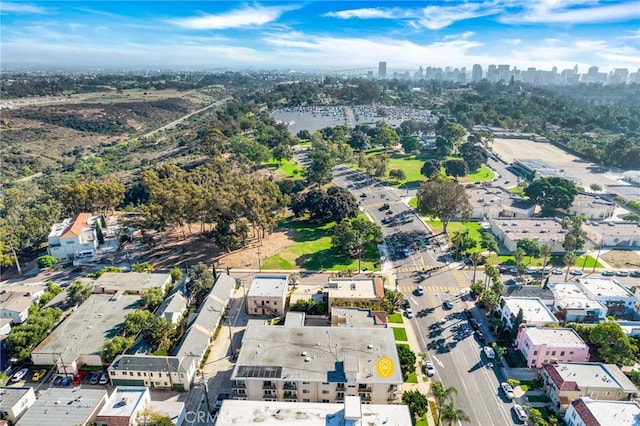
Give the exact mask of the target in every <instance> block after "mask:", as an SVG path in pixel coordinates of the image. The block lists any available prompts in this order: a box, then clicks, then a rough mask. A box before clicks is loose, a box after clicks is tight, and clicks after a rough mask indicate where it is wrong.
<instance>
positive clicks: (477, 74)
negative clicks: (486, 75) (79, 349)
mask: <svg viewBox="0 0 640 426" xmlns="http://www.w3.org/2000/svg"><path fill="white" fill-rule="evenodd" d="M480 80H482V66H481V65H480V64H475V65H474V66H473V69H472V70H471V81H480Z"/></svg>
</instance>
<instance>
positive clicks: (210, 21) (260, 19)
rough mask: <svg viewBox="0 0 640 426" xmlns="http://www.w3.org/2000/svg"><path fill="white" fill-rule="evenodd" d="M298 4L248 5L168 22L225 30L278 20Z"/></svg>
mask: <svg viewBox="0 0 640 426" xmlns="http://www.w3.org/2000/svg"><path fill="white" fill-rule="evenodd" d="M297 8H298V6H274V7H263V6H254V7H249V6H246V7H244V8H242V9H236V10H232V11H230V12H227V13H221V14H218V15H203V16H198V17H193V18H182V19H172V20H169V21H168V22H170V23H172V24H174V25H177V26H178V27H182V28H189V29H193V30H223V29H229V28H240V27H248V26H262V25H265V24H268V23H270V22H273V21H275V20H277V19H278V18H279V17H280V16H282V14H283V13H285V12H288V11H290V10H294V9H297Z"/></svg>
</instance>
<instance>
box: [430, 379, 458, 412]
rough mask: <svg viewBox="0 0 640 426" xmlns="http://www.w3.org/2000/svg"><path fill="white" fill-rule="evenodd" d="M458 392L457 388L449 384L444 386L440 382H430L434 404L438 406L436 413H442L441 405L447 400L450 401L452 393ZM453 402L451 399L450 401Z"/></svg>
mask: <svg viewBox="0 0 640 426" xmlns="http://www.w3.org/2000/svg"><path fill="white" fill-rule="evenodd" d="M457 394H458V389H456V388H455V387H453V386H451V387H448V388H445V387H444V385H443V384H442V382H433V383H431V395H433V397H434V398H435V400H436V406H437V407H438V413H442V407H443V406H444V404H445V403H446V402H447V401H452V398H453V395H457ZM452 402H453V401H452Z"/></svg>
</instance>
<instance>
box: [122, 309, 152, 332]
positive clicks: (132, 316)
mask: <svg viewBox="0 0 640 426" xmlns="http://www.w3.org/2000/svg"><path fill="white" fill-rule="evenodd" d="M154 319H155V315H153V313H152V312H149V311H147V310H146V309H137V310H135V311H133V312H130V313H129V314H127V316H126V317H125V320H124V325H123V326H122V330H123V331H124V333H125V334H126V335H127V336H136V335H137V334H138V333H140V332H143V331H146V330H148V329H149V328H151V324H152V322H153V320H154Z"/></svg>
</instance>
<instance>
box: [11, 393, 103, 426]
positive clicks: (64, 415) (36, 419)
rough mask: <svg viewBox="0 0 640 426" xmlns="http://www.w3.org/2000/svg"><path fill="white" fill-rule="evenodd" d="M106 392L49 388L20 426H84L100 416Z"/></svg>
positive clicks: (24, 416) (22, 418) (22, 419)
mask: <svg viewBox="0 0 640 426" xmlns="http://www.w3.org/2000/svg"><path fill="white" fill-rule="evenodd" d="M106 399H107V391H106V390H104V389H85V388H81V387H77V388H49V389H47V390H46V391H44V394H43V395H42V396H41V397H40V398H38V400H37V401H36V402H35V404H33V405H32V406H31V408H29V410H27V412H26V413H24V415H23V416H22V417H21V418H20V420H19V421H18V423H17V426H42V425H83V424H85V422H86V421H87V420H89V419H90V418H91V417H92V416H93V415H95V414H97V411H98V410H99V409H100V407H101V406H102V404H103V403H104V401H105V400H106Z"/></svg>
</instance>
